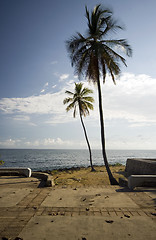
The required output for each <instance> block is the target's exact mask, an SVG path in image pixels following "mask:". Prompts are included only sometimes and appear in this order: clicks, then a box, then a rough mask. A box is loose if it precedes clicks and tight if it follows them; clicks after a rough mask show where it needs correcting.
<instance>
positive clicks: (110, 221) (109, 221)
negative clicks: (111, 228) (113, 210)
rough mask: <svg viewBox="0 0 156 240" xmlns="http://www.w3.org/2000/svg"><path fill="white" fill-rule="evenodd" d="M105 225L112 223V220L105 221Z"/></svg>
mask: <svg viewBox="0 0 156 240" xmlns="http://www.w3.org/2000/svg"><path fill="white" fill-rule="evenodd" d="M105 222H106V223H111V224H112V223H113V222H114V221H113V220H105Z"/></svg>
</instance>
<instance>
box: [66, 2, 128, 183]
mask: <svg viewBox="0 0 156 240" xmlns="http://www.w3.org/2000/svg"><path fill="white" fill-rule="evenodd" d="M86 18H87V21H88V29H87V34H86V36H83V35H82V34H80V33H77V34H76V35H74V36H72V37H71V38H70V39H69V40H67V41H66V46H67V51H68V52H69V54H70V58H71V64H72V66H74V67H75V73H76V74H77V75H78V76H79V78H80V77H81V76H82V75H85V77H86V78H87V79H88V80H89V81H92V82H93V83H95V84H97V88H98V99H99V114H100V125H101V143H102V154H103V159H104V164H105V166H106V169H107V173H108V176H109V180H110V183H111V184H112V185H115V184H118V183H117V181H116V179H115V178H114V177H113V175H112V173H111V171H110V168H109V164H108V161H107V155H106V149H105V133H104V119H103V108H102V95H101V84H100V76H102V77H103V82H105V78H106V73H107V72H108V73H109V74H110V75H111V78H112V80H113V82H114V83H115V76H116V75H119V74H120V65H119V63H120V62H121V63H123V64H124V65H125V66H126V60H125V58H123V57H122V56H121V55H120V51H123V52H124V53H125V54H126V55H127V56H131V55H132V49H131V47H130V45H129V44H128V43H127V41H126V39H120V40H112V39H111V40H109V39H108V37H107V36H108V35H109V33H112V32H115V31H116V30H118V29H122V27H121V26H119V25H118V24H117V21H115V20H114V19H113V17H112V11H110V10H109V9H106V8H102V7H101V5H97V6H96V7H95V8H94V10H93V11H92V12H91V14H90V13H89V11H88V9H87V7H86Z"/></svg>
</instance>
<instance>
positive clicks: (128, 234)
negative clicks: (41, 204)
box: [19, 216, 156, 240]
mask: <svg viewBox="0 0 156 240" xmlns="http://www.w3.org/2000/svg"><path fill="white" fill-rule="evenodd" d="M19 236H20V237H21V238H23V239H24V240H30V239H37V240H51V239H58V240H69V239H72V240H83V239H86V240H97V239H98V240H103V239H109V240H117V239H120V240H121V239H124V240H129V239H133V240H144V239H149V240H155V236H156V225H154V224H153V221H152V220H151V219H149V218H148V217H132V218H129V219H127V218H120V217H111V218H108V217H95V216H94V217H92V216H89V217H87V216H78V217H64V216H56V217H49V216H44V217H43V216H42V217H37V216H35V217H33V218H32V219H31V220H30V221H29V223H28V224H27V225H26V226H25V228H24V229H23V230H22V232H21V233H20V234H19Z"/></svg>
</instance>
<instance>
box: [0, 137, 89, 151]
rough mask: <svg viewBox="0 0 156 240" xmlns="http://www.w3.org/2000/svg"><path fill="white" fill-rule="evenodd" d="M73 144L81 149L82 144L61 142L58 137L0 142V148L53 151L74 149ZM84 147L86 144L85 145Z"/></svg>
mask: <svg viewBox="0 0 156 240" xmlns="http://www.w3.org/2000/svg"><path fill="white" fill-rule="evenodd" d="M75 144H77V146H79V147H80V148H81V147H82V143H81V142H79V141H77V142H73V141H71V140H62V139H61V138H60V137H57V138H43V139H36V140H26V139H11V138H10V139H6V140H3V141H0V148H17V147H18V148H42V149H53V148H55V149H56V148H60V149H61V148H63V147H64V146H66V148H74V147H75ZM85 146H86V143H85Z"/></svg>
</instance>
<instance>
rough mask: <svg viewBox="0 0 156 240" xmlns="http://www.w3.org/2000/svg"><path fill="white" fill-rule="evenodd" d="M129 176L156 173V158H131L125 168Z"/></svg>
mask: <svg viewBox="0 0 156 240" xmlns="http://www.w3.org/2000/svg"><path fill="white" fill-rule="evenodd" d="M125 171H126V174H127V176H130V175H155V174H156V159H145V158H129V159H127V162H126V168H125Z"/></svg>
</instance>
